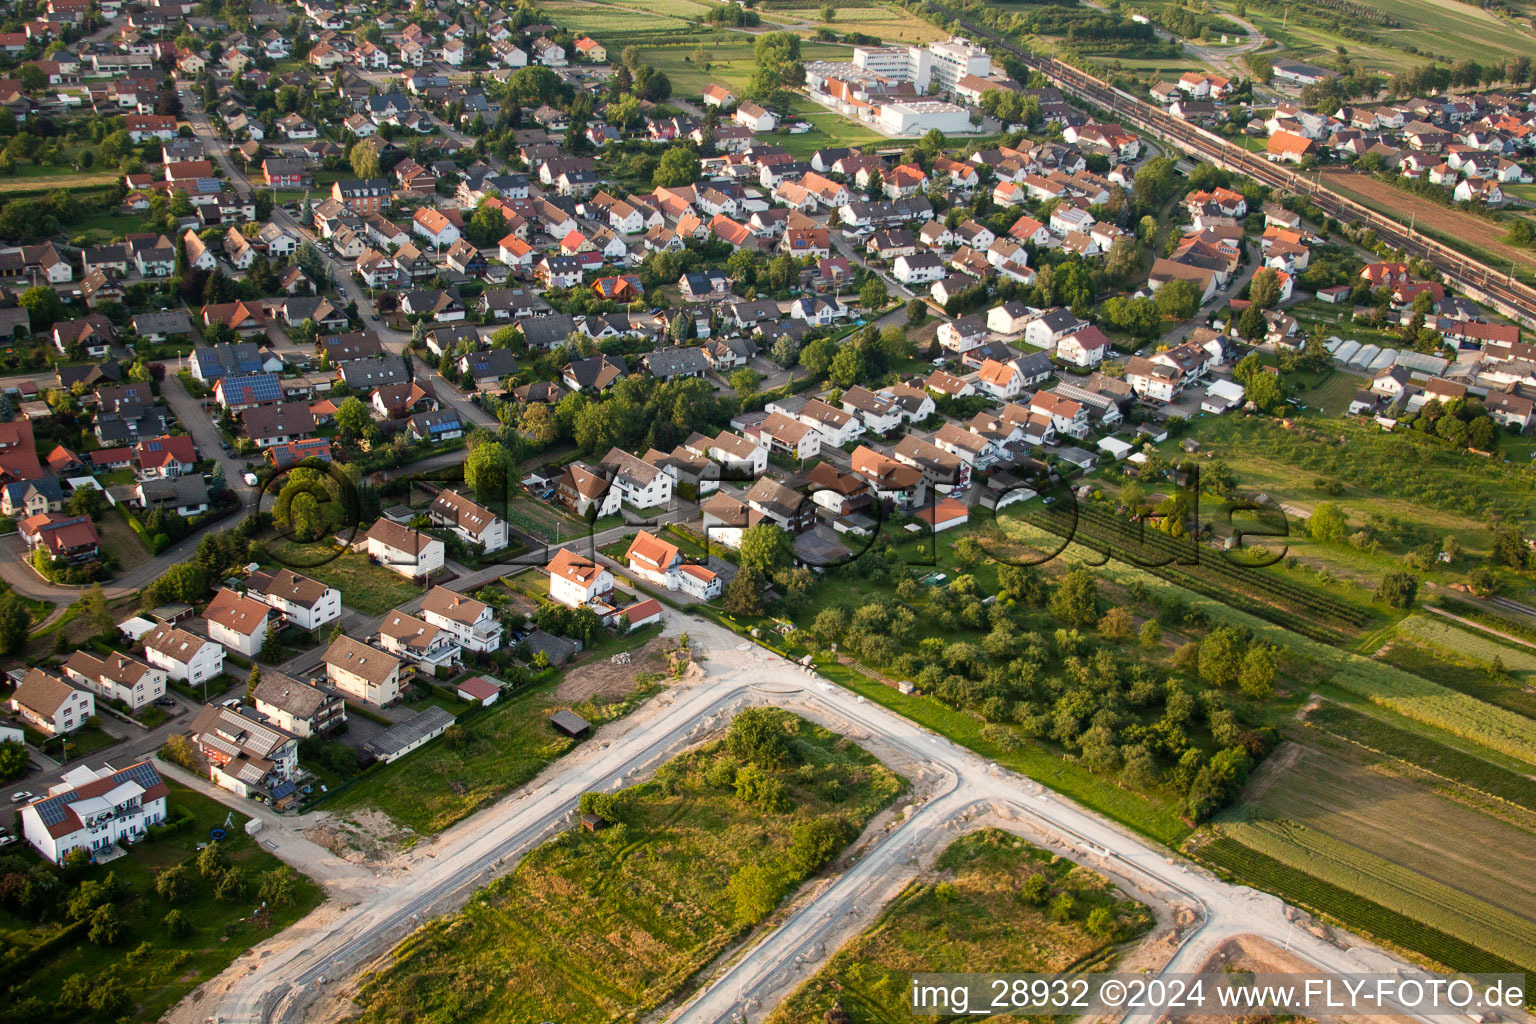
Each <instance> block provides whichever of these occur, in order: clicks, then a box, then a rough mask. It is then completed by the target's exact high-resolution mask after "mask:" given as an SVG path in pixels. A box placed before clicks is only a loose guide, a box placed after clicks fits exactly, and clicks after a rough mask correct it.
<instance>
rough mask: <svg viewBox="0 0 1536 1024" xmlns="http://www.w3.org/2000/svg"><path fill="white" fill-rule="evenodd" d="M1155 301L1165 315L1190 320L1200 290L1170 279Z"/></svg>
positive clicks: (1197, 303)
mask: <svg viewBox="0 0 1536 1024" xmlns="http://www.w3.org/2000/svg"><path fill="white" fill-rule="evenodd" d="M1137 177H1140V175H1139V174H1138V175H1137ZM1153 302H1155V303H1156V304H1157V311H1158V312H1159V313H1161V314H1162V315H1163V316H1165V317H1169V318H1170V319H1173V320H1188V319H1189V318H1190V317H1192V316H1194V315H1195V311H1196V310H1198V309H1199V308H1200V292H1199V290H1198V289H1196V288H1195V286H1194V285H1193V284H1191V283H1190V282H1189V281H1185V280H1182V279H1180V280H1175V281H1169V282H1167V283H1165V284H1163V285H1162V286H1161V287H1160V288H1158V289H1157V295H1156V296H1155V297H1154V298H1153Z"/></svg>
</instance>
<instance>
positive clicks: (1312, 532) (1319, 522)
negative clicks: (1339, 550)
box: [1307, 501, 1349, 542]
mask: <svg viewBox="0 0 1536 1024" xmlns="http://www.w3.org/2000/svg"><path fill="white" fill-rule="evenodd" d="M1348 530H1349V521H1348V520H1347V519H1345V518H1344V512H1343V510H1342V509H1340V508H1339V506H1337V505H1335V504H1334V503H1333V502H1331V501H1324V502H1320V503H1319V504H1318V506H1317V507H1316V508H1315V509H1313V510H1312V518H1310V519H1308V520H1307V535H1308V536H1310V537H1312V538H1313V539H1314V540H1321V541H1330V542H1331V541H1340V540H1343V539H1344V534H1345V533H1347V532H1348Z"/></svg>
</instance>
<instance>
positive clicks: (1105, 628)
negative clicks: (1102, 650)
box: [1099, 605, 1136, 640]
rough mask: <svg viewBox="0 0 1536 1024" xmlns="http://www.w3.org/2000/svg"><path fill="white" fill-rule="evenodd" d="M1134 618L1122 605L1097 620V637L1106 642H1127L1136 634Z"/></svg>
mask: <svg viewBox="0 0 1536 1024" xmlns="http://www.w3.org/2000/svg"><path fill="white" fill-rule="evenodd" d="M1135 627H1136V617H1135V616H1133V615H1132V614H1131V610H1130V609H1129V608H1126V607H1125V606H1124V605H1118V606H1116V607H1114V608H1111V609H1110V610H1109V611H1107V612H1105V613H1104V617H1103V618H1102V619H1100V620H1099V635H1100V636H1102V637H1104V638H1105V639H1106V640H1129V639H1130V638H1131V637H1132V636H1133V635H1134V634H1135V632H1136V629H1135Z"/></svg>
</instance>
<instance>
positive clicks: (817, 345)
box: [800, 338, 840, 377]
mask: <svg viewBox="0 0 1536 1024" xmlns="http://www.w3.org/2000/svg"><path fill="white" fill-rule="evenodd" d="M839 351H840V350H839V349H838V347H837V344H836V343H835V342H833V340H832V339H831V338H817V339H816V340H815V341H813V342H811V343H809V344H808V345H806V346H805V347H804V348H802V349H801V350H800V365H801V366H803V367H805V372H806V373H808V374H810V375H811V376H812V377H820V376H821V375H822V374H824V373H826V372H827V368H828V367H830V366H831V365H832V360H833V359H834V358H835V357H836V356H837V354H838V352H839Z"/></svg>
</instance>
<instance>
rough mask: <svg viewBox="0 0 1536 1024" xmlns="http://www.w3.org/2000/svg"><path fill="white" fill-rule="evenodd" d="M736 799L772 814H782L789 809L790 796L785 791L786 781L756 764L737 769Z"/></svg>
mask: <svg viewBox="0 0 1536 1024" xmlns="http://www.w3.org/2000/svg"><path fill="white" fill-rule="evenodd" d="M733 785H734V787H735V790H736V799H738V800H740V801H741V802H742V803H745V804H750V805H751V806H753V807H756V808H757V809H759V810H761V811H766V812H768V813H770V814H782V813H783V812H784V811H787V810H788V809H789V797H787V796H786V795H785V793H784V783H783V781H782V780H780V779H779V778H778V777H777V776H774V775H771V774H769V773H768V772H765V771H764V770H763V769H761V768H759V767H758V766H757V765H755V764H746V765H742V766H741V767H740V768H739V769H737V771H736V781H735V783H734V784H733Z"/></svg>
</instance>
